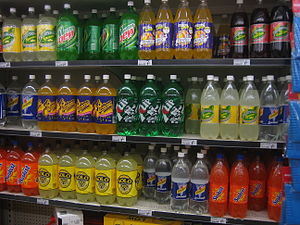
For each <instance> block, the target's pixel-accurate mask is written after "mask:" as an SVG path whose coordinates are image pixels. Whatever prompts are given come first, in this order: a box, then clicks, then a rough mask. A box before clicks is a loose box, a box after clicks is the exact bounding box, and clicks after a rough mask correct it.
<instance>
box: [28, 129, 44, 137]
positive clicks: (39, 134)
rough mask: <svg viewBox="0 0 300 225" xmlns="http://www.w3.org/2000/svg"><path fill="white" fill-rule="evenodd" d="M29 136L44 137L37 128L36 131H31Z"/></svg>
mask: <svg viewBox="0 0 300 225" xmlns="http://www.w3.org/2000/svg"><path fill="white" fill-rule="evenodd" d="M29 136H30V137H42V136H43V135H42V132H41V131H39V130H35V131H30V132H29Z"/></svg>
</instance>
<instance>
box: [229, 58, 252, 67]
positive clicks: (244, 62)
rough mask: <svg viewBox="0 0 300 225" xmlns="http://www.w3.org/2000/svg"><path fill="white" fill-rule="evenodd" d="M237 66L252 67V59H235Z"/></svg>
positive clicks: (234, 62)
mask: <svg viewBox="0 0 300 225" xmlns="http://www.w3.org/2000/svg"><path fill="white" fill-rule="evenodd" d="M233 65H235V66H250V59H233Z"/></svg>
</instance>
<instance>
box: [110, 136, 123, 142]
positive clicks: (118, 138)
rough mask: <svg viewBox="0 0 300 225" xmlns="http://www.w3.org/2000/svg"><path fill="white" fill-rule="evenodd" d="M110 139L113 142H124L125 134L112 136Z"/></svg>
mask: <svg viewBox="0 0 300 225" xmlns="http://www.w3.org/2000/svg"><path fill="white" fill-rule="evenodd" d="M111 140H112V141H114V142H126V136H112V138H111Z"/></svg>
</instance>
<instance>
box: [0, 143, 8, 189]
mask: <svg viewBox="0 0 300 225" xmlns="http://www.w3.org/2000/svg"><path fill="white" fill-rule="evenodd" d="M6 155H7V150H6V148H4V146H1V147H0V191H5V190H6V189H7V185H6V167H7V166H6V164H7V161H6Z"/></svg>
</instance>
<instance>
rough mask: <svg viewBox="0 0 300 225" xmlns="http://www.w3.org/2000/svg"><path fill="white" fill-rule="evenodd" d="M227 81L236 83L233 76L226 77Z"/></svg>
mask: <svg viewBox="0 0 300 225" xmlns="http://www.w3.org/2000/svg"><path fill="white" fill-rule="evenodd" d="M226 79H227V81H228V80H229V81H234V76H233V75H227V77H226Z"/></svg>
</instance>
